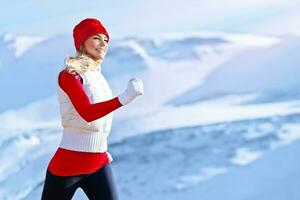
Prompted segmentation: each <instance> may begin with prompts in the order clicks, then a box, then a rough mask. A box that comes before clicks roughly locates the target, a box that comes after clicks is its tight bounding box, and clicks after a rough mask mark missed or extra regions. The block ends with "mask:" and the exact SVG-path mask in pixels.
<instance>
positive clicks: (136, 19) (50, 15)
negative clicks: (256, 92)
mask: <svg viewBox="0 0 300 200" xmlns="http://www.w3.org/2000/svg"><path fill="white" fill-rule="evenodd" d="M0 3H1V5H2V6H1V8H0V11H1V15H2V17H1V18H0V24H1V27H0V34H1V35H2V34H3V33H6V32H9V33H13V34H15V35H32V36H53V35H56V34H62V33H68V34H70V33H71V31H72V28H73V27H74V25H75V24H76V23H77V22H79V21H80V20H81V19H83V18H86V17H97V18H99V19H100V20H101V21H102V22H103V23H104V25H105V26H106V27H107V29H108V30H109V32H110V34H112V36H117V37H122V36H136V35H138V36H141V35H151V34H156V33H160V32H168V31H170V32H182V31H184V32H186V31H201V30H216V31H233V32H243V31H245V32H248V31H250V32H251V31H254V30H257V29H256V27H260V30H261V32H262V33H264V31H265V32H266V33H268V32H272V31H270V30H271V29H272V27H273V26H272V23H273V22H272V20H271V19H272V18H277V17H278V16H281V15H284V16H286V13H289V10H293V8H295V5H296V6H299V0H243V1H240V0H226V1H217V0H210V1H208V0H185V1H182V0H164V1H161V0H143V1H142V0H139V1H137V0H131V1H121V0H110V1H96V0H90V1H88V3H87V1H78V0H72V1H71V0H64V1H58V0H52V1H45V0H39V1H38V0H27V1H24V0H17V1H3V0H0ZM297 8H298V7H297ZM293 17H295V16H293ZM265 24H266V25H265ZM288 25H289V24H288V23H284V22H281V24H278V25H277V26H288ZM263 26H264V27H265V29H266V30H264V28H262V27H263ZM293 26H295V25H293ZM267 29H268V30H267ZM281 29H283V30H284V29H286V30H287V31H288V30H289V31H293V30H290V29H293V28H285V27H281ZM279 30H280V29H278V31H279ZM274 33H275V34H276V32H274Z"/></svg>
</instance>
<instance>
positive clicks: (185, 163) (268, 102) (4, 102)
mask: <svg viewBox="0 0 300 200" xmlns="http://www.w3.org/2000/svg"><path fill="white" fill-rule="evenodd" d="M6 37H7V36H6ZM2 41H3V45H2V46H1V48H2V49H1V51H5V52H7V54H6V55H4V54H3V55H1V57H0V60H1V61H2V62H1V63H2V65H1V70H0V89H1V90H2V91H4V93H3V94H5V97H4V98H2V99H1V104H0V136H1V137H0V152H1V153H0V162H1V163H4V164H2V165H1V166H0V172H1V173H0V174H2V175H1V176H0V196H1V197H3V199H5V200H9V199H14V200H17V199H26V200H29V199H30V200H35V199H39V196H40V192H41V188H42V185H43V180H44V175H45V169H46V167H47V163H48V161H49V159H50V157H51V156H52V155H53V152H54V151H55V150H56V148H57V145H58V143H59V140H60V137H61V127H60V119H59V113H58V104H57V99H56V76H57V73H58V71H59V70H60V69H61V68H62V66H63V59H64V57H65V56H67V55H73V53H74V52H73V46H72V41H71V40H70V37H69V36H57V37H54V38H48V39H43V40H41V41H39V42H37V43H36V44H35V45H32V46H28V48H27V49H26V50H24V51H23V52H22V53H21V54H18V56H16V49H14V48H10V47H9V45H8V43H7V41H10V43H9V44H10V45H11V44H13V41H14V38H9V40H7V38H6V40H5V39H4V38H2ZM62 44H64V46H61V45H62ZM298 45H299V39H298V37H297V36H288V37H281V38H273V37H266V36H256V35H247V34H231V33H205V32H202V33H189V34H181V35H178V34H177V35H176V34H175V35H167V36H161V37H153V38H123V39H118V40H115V41H114V42H112V43H111V46H110V51H109V54H108V55H107V59H106V60H105V62H104V63H103V66H102V72H103V74H104V75H105V76H106V77H107V78H108V81H109V83H110V85H111V87H112V90H113V93H114V95H118V94H119V93H120V92H122V91H123V89H125V87H126V85H127V81H128V80H129V78H131V77H133V76H137V77H140V78H142V79H143V82H144V87H145V94H144V95H143V96H141V97H139V98H138V99H136V100H135V101H134V102H133V103H132V104H129V105H127V106H125V107H122V108H121V109H119V110H117V111H116V112H115V118H114V121H113V126H112V132H111V135H110V137H109V140H110V141H109V142H110V147H109V148H110V150H111V152H112V154H113V157H114V164H113V168H114V172H115V175H116V179H117V182H118V187H119V191H120V196H121V198H122V199H143V198H144V197H147V199H149V198H150V199H168V198H170V199H171V198H172V199H176V197H175V196H173V195H174V194H178V195H179V196H180V195H183V194H184V193H186V192H187V191H189V192H190V191H193V188H197V187H199V188H200V189H201V188H202V189H201V191H202V190H203V189H205V187H206V186H205V184H204V183H206V181H209V180H211V179H213V178H214V177H217V176H220V175H226V174H227V173H231V172H232V171H233V170H235V169H237V168H239V167H242V166H248V165H249V164H250V163H252V162H253V161H255V160H257V159H259V158H261V157H263V155H264V153H265V152H269V151H270V150H272V149H277V147H281V146H283V145H286V144H289V143H291V142H293V141H294V140H296V139H299V133H298V132H299V127H298V125H297V123H298V122H299V116H298V115H299V113H300V101H299V100H298V99H297V98H294V97H295V96H293V95H294V91H296V90H297V84H298V83H299V82H298V79H297V75H296V74H297V72H298V68H297V64H298V63H299V62H298V61H297V55H298V52H299V51H298V48H299V47H298ZM283 64H284V67H282V66H283ZM277 83H278V84H277ZM274 91H275V92H279V94H281V96H278V95H274ZM283 91H284V92H285V93H283ZM280 92H282V93H280ZM224 94H226V95H224ZM275 94H277V93H275ZM207 97H210V98H207ZM266 97H268V98H266ZM279 97H280V98H279ZM12 154H14V155H15V156H13V157H12V156H11V155H12ZM174 166H176V167H175V168H174ZM132 169H134V170H132ZM283 170H285V169H283ZM141 174H143V176H141ZM153 174H155V176H153ZM29 177H30V178H29ZM21 179H22V180H23V181H18V180H21ZM226 180H228V179H226ZM226 180H225V181H226ZM158 185H159V187H157V186H158ZM141 186H142V187H141ZM141 194H143V196H141ZM188 194H190V193H188ZM166 197H168V198H166ZM84 198H85V197H84V195H83V194H82V193H78V194H77V196H76V197H75V199H84Z"/></svg>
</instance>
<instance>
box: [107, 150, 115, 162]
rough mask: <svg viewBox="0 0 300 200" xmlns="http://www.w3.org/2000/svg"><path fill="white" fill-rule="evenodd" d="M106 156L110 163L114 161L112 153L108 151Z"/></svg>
mask: <svg viewBox="0 0 300 200" xmlns="http://www.w3.org/2000/svg"><path fill="white" fill-rule="evenodd" d="M106 154H107V157H108V161H109V163H111V162H112V161H113V160H114V159H113V158H112V156H111V155H110V153H109V152H108V151H107V152H106Z"/></svg>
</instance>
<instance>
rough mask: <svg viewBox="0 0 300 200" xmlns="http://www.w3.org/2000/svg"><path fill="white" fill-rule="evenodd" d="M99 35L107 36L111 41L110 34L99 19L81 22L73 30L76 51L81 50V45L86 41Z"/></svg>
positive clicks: (88, 19)
mask: <svg viewBox="0 0 300 200" xmlns="http://www.w3.org/2000/svg"><path fill="white" fill-rule="evenodd" d="M99 33H101V34H104V35H106V36H107V39H108V41H109V35H108V32H107V31H106V29H105V28H104V26H103V25H102V24H101V22H100V21H99V20H98V19H95V18H87V19H84V20H82V21H81V22H79V23H78V24H77V25H76V26H75V27H74V29H73V39H74V44H75V48H76V50H79V48H80V45H81V44H83V43H84V41H85V40H86V39H88V38H89V37H91V36H92V35H96V34H99Z"/></svg>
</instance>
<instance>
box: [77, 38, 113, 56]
mask: <svg viewBox="0 0 300 200" xmlns="http://www.w3.org/2000/svg"><path fill="white" fill-rule="evenodd" d="M83 45H84V49H85V53H86V54H87V55H88V56H90V57H91V58H92V59H94V60H96V61H100V62H101V61H102V60H103V59H104V57H105V55H106V52H107V49H108V38H107V36H106V35H104V34H97V35H92V36H91V37H89V38H88V39H87V40H86V41H85V42H84V44H83Z"/></svg>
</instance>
